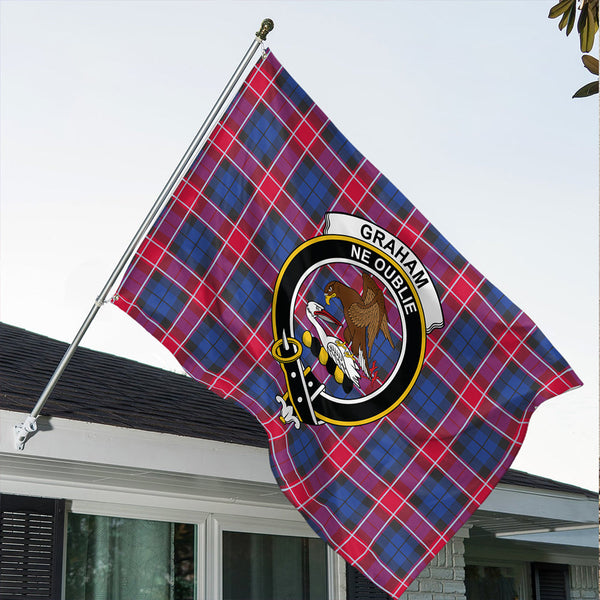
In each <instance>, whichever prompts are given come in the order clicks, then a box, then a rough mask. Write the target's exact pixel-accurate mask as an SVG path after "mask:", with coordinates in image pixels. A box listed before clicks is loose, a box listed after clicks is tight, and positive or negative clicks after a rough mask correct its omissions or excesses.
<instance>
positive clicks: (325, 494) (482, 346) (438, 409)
mask: <svg viewBox="0 0 600 600" xmlns="http://www.w3.org/2000/svg"><path fill="white" fill-rule="evenodd" d="M331 212H336V213H346V214H350V215H356V216H359V217H362V218H364V219H367V220H368V221H370V222H373V223H377V224H379V226H381V227H382V228H385V230H387V231H388V232H390V233H391V234H392V235H394V236H397V237H398V238H400V239H402V241H403V243H404V244H406V246H407V247H409V248H410V249H411V250H412V251H413V252H414V253H415V255H417V256H418V257H420V259H421V261H422V264H423V265H424V267H425V268H426V269H427V271H428V273H429V274H430V276H431V278H432V280H433V282H434V285H435V288H436V290H437V293H438V296H439V299H440V301H441V306H442V309H443V316H444V322H445V324H444V327H443V328H441V329H435V330H434V331H432V332H431V333H430V334H429V335H428V336H427V341H426V349H425V354H424V362H423V366H422V370H421V372H420V375H419V376H418V378H417V380H416V383H415V384H414V386H413V387H412V389H411V390H410V392H409V393H408V395H407V396H406V398H405V399H404V401H403V402H402V403H401V404H400V405H398V406H397V407H396V408H394V409H393V410H392V411H391V412H389V413H388V414H386V415H385V416H383V417H382V418H380V419H378V420H375V421H372V422H368V423H366V424H363V425H357V426H352V427H342V426H338V425H333V424H330V423H324V424H321V425H318V426H314V425H305V424H303V425H302V426H301V427H300V428H299V429H296V428H295V427H294V426H293V425H292V424H291V423H286V422H284V421H283V420H282V418H281V417H280V409H281V406H280V405H279V404H278V403H277V402H276V401H275V397H276V396H277V395H278V394H281V391H282V389H285V382H284V376H283V372H282V369H281V368H280V365H279V364H278V363H277V362H276V361H275V360H274V359H273V355H272V352H271V350H272V345H273V328H272V302H273V294H274V286H275V284H276V281H277V278H278V274H279V273H280V271H281V269H282V266H283V265H284V263H285V261H286V259H287V258H288V257H289V256H290V254H291V253H292V252H293V251H294V249H295V248H297V247H298V246H299V245H301V244H302V243H303V242H305V241H306V240H309V239H311V238H314V237H315V236H318V235H321V234H322V233H323V227H324V218H325V214H326V213H331ZM117 294H118V295H117V297H116V299H115V303H116V304H117V306H119V307H120V308H121V309H123V310H124V311H126V312H127V313H128V314H129V315H131V317H133V318H134V319H135V320H137V321H138V322H139V323H141V324H142V325H143V326H144V327H145V328H146V329H147V330H148V331H149V332H150V333H152V334H153V335H154V336H155V337H156V338H158V340H160V342H162V343H163V344H164V345H165V346H166V347H167V348H168V349H169V350H170V351H171V352H172V353H173V354H174V355H175V356H176V357H177V359H178V360H179V362H180V363H181V365H182V366H183V367H184V368H185V370H186V371H187V372H188V373H189V374H190V375H191V376H192V377H194V378H196V379H197V380H199V381H201V382H203V383H204V384H206V385H207V386H208V387H209V388H210V389H212V390H214V391H215V392H216V393H218V394H220V395H221V396H223V397H226V398H233V399H235V400H236V401H237V402H239V403H240V404H242V405H243V406H244V407H246V408H247V409H248V410H249V411H250V412H251V413H252V414H253V415H254V416H255V417H256V418H257V419H258V420H259V421H260V423H261V424H262V425H263V426H264V428H265V430H266V432H267V434H268V438H269V443H270V456H271V463H272V469H273V473H274V474H275V477H276V479H277V481H278V483H279V485H280V486H281V489H282V490H283V492H284V494H285V495H286V496H287V498H288V499H289V500H290V502H291V503H292V504H293V505H294V506H295V507H297V508H298V510H300V511H301V513H302V514H303V515H304V517H305V518H306V520H307V521H308V523H309V524H310V525H311V526H312V528H313V529H314V530H315V531H316V532H317V533H318V534H319V535H320V536H321V537H322V538H323V539H324V540H326V541H327V542H328V543H329V544H330V545H331V546H332V547H333V548H334V549H335V550H336V551H337V552H339V554H341V556H343V557H344V559H345V560H346V561H348V562H349V563H351V564H352V565H355V566H356V567H358V568H359V569H360V570H361V571H362V572H363V573H365V574H366V575H367V577H369V578H370V579H371V580H372V581H374V582H375V583H376V584H377V585H379V586H380V587H381V588H383V589H384V590H386V591H387V592H388V593H389V594H391V595H392V596H394V597H399V596H400V595H401V594H402V592H403V591H404V590H406V588H407V587H408V585H409V584H410V583H411V581H412V580H413V579H414V578H415V577H416V576H417V575H418V573H419V572H420V571H421V570H422V569H423V568H424V567H425V565H426V564H427V563H428V562H429V561H430V560H431V559H432V558H433V557H434V556H435V555H436V554H437V553H438V552H439V551H440V550H441V549H442V547H443V546H444V544H445V543H446V542H447V541H448V540H449V539H450V538H451V537H452V535H453V534H454V533H455V532H456V531H457V530H458V529H459V528H460V527H461V526H462V525H463V524H464V523H465V522H466V521H467V519H468V518H469V516H470V515H471V514H472V513H473V511H474V510H475V509H476V508H477V507H478V506H479V505H480V504H481V503H482V502H483V501H484V500H485V499H486V497H487V496H488V495H489V493H490V492H491V491H492V489H493V488H494V486H495V485H496V483H497V482H498V480H499V479H500V477H501V476H502V474H503V473H504V472H505V471H506V469H507V468H508V467H509V465H510V464H511V462H512V461H513V459H514V458H515V455H516V454H517V452H518V450H519V448H520V446H521V444H522V442H523V439H524V437H525V432H526V430H527V424H528V422H529V419H530V417H531V414H532V412H533V411H534V409H535V408H536V407H537V406H538V405H539V404H540V403H541V402H543V401H544V400H546V399H548V398H550V397H552V396H555V395H557V394H560V393H562V392H565V391H567V390H569V389H571V388H573V387H576V386H578V385H580V381H579V379H578V378H577V376H576V375H575V374H574V373H573V371H572V370H571V369H570V367H569V366H568V365H567V363H566V362H565V361H564V359H563V358H562V357H561V356H560V354H559V353H558V352H557V351H556V350H555V349H554V348H553V347H552V345H551V344H550V343H549V341H548V340H547V339H546V338H545V337H544V335H543V334H542V333H541V332H540V331H539V330H538V329H537V328H536V326H535V325H534V323H533V322H532V321H531V320H530V319H529V318H528V317H527V316H526V315H525V314H524V313H523V312H522V311H521V310H520V309H519V308H518V307H516V306H515V305H514V304H513V303H512V302H511V301H510V300H509V299H508V298H506V296H504V295H503V294H502V293H501V292H500V291H499V290H498V289H497V288H496V287H494V286H493V285H492V284H491V283H490V282H489V281H488V280H487V279H485V278H484V277H483V276H482V275H481V274H480V273H479V272H478V271H477V270H476V269H475V268H474V267H473V266H471V265H470V264H469V263H468V262H467V261H466V260H465V259H464V258H463V257H462V256H461V255H460V254H459V253H458V252H457V251H456V250H455V249H454V248H453V247H452V246H451V245H450V243H449V242H448V241H447V240H446V239H445V238H444V237H443V236H442V235H441V234H440V233H439V232H438V231H437V230H436V229H435V227H433V226H432V225H431V223H429V222H428V221H427V220H426V219H425V218H424V217H423V215H421V214H420V213H419V211H418V210H416V209H415V207H414V206H413V205H412V204H411V203H410V202H409V201H408V200H407V199H406V198H405V197H404V196H403V195H402V194H401V193H400V192H399V191H398V190H397V189H396V187H394V185H392V184H391V183H390V182H389V181H388V180H387V179H386V178H385V177H384V176H383V175H382V174H381V173H379V172H378V171H377V169H376V168H375V167H374V166H373V165H372V164H370V163H369V162H368V161H367V160H366V159H365V158H364V157H363V156H362V155H361V154H360V153H359V152H358V151H357V150H356V148H354V147H353V146H352V144H350V142H349V141H348V140H347V139H346V138H345V137H344V136H343V135H342V134H341V133H340V131H339V130H338V129H337V128H336V127H335V126H334V125H333V123H332V122H331V121H330V120H329V119H328V118H327V117H326V116H325V114H323V112H322V111H321V110H320V109H319V108H318V107H317V106H316V105H315V103H314V102H313V101H312V100H311V99H310V97H309V96H308V95H307V94H306V93H305V92H304V90H303V89H302V88H301V87H300V86H299V85H298V84H297V83H296V82H295V81H294V79H292V77H290V75H289V74H288V73H287V71H285V70H284V69H283V68H282V66H281V65H280V63H279V62H278V61H277V60H276V59H275V57H274V56H273V54H272V53H270V52H269V53H268V54H267V56H266V57H263V58H261V59H259V61H258V63H257V65H256V66H255V67H254V68H253V70H252V71H251V72H250V74H249V75H248V77H247V79H246V81H245V83H244V85H243V87H242V88H241V90H240V91H239V93H238V94H237V95H236V97H235V99H234V100H233V102H232V104H231V105H230V107H229V108H228V110H227V112H226V113H225V115H224V116H223V117H222V118H221V120H220V122H219V124H218V125H217V126H216V128H215V129H214V131H213V132H212V134H211V135H210V138H209V140H208V141H207V142H206V144H205V145H204V147H203V149H202V150H201V151H200V152H199V154H198V156H197V158H196V159H195V162H194V163H193V165H192V167H191V168H190V169H189V171H188V173H187V174H186V175H185V177H184V179H183V180H182V181H181V183H180V184H179V186H178V187H177V189H176V191H175V192H174V194H173V196H172V197H171V199H170V201H169V203H168V206H167V207H166V208H165V210H164V211H163V212H162V214H161V215H160V217H159V218H158V219H157V221H156V223H155V224H154V226H153V227H152V229H151V231H150V232H149V234H148V235H147V237H146V239H145V240H144V242H143V243H142V244H141V246H140V248H139V250H138V252H137V254H136V256H135V257H134V259H133V261H132V263H131V265H130V266H129V268H128V271H127V273H126V275H125V277H124V280H123V281H122V283H121V285H120V288H119V290H118V292H117ZM385 343H387V342H385V340H384V344H385Z"/></svg>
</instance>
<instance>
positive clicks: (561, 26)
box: [558, 4, 576, 35]
mask: <svg viewBox="0 0 600 600" xmlns="http://www.w3.org/2000/svg"><path fill="white" fill-rule="evenodd" d="M575 12H576V10H575V5H574V4H573V6H571V7H570V8H569V10H566V11H565V14H564V15H563V17H562V19H561V20H560V23H559V24H558V28H559V29H560V30H561V31H562V30H563V29H564V28H565V27H566V26H567V24H568V23H569V22H570V21H573V20H574V19H573V17H574V15H575ZM571 29H573V26H572V25H571ZM569 33H570V31H569V30H567V35H569Z"/></svg>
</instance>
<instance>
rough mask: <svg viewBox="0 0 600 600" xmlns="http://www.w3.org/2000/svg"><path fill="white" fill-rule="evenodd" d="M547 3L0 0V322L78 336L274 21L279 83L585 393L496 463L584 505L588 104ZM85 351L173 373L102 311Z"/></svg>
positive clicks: (590, 250)
mask: <svg viewBox="0 0 600 600" xmlns="http://www.w3.org/2000/svg"><path fill="white" fill-rule="evenodd" d="M554 3H555V2H554V0H550V1H546V0H528V1H527V2H519V1H511V0H498V1H493V0H469V1H459V0H397V1H395V2H393V1H377V0H375V1H373V0H371V1H368V2H366V1H364V2H361V1H348V2H342V1H341V0H338V1H336V0H330V1H327V2H323V1H310V0H304V1H302V2H300V1H296V2H286V1H271V2H243V1H239V2H233V1H227V0H221V1H218V2H211V1H193V0H187V1H183V2H179V1H176V0H172V1H168V2H164V1H160V0H155V1H152V2H147V1H145V0H135V1H126V0H122V1H106V0H103V1H93V0H87V1H85V2H83V1H64V2H55V1H52V0H46V1H42V2H38V1H20V0H0V23H1V25H0V27H1V31H0V33H1V39H0V78H1V79H0V119H1V121H0V127H1V128H0V133H1V135H0V159H1V162H0V320H1V321H3V322H5V323H8V324H12V325H16V326H19V327H23V328H25V329H27V330H30V331H34V332H37V333H40V334H43V335H46V336H50V337H53V338H56V339H59V340H63V341H66V342H70V341H71V340H72V339H73V338H74V336H75V334H76V333H77V331H78V329H79V327H80V325H81V324H82V322H83V321H84V319H85V317H86V315H87V314H88V312H89V310H90V309H91V308H92V305H93V302H94V300H95V298H96V297H97V296H98V294H99V293H100V291H101V290H102V288H103V287H104V284H105V282H106V281H107V279H108V277H109V276H110V274H111V273H112V271H113V269H114V267H115V266H116V264H117V262H118V261H119V259H120V257H121V255H122V254H123V252H124V250H125V248H126V247H127V246H128V244H129V242H130V240H131V239H132V237H133V235H134V233H135V232H136V230H137V229H138V227H139V225H140V224H141V222H142V221H143V219H144V217H145V215H146V213H147V212H148V210H149V209H150V207H151V206H152V204H153V203H154V201H155V199H156V198H157V196H158V195H159V193H160V191H161V190H162V188H163V186H164V185H165V183H166V182H167V180H168V179H169V177H170V175H171V173H172V171H173V169H174V168H175V166H176V165H177V163H178V162H179V160H180V158H181V156H183V154H184V152H185V150H186V149H187V147H188V145H189V143H190V142H191V140H192V139H193V137H194V135H195V134H196V132H197V130H198V129H199V128H200V126H201V124H202V122H203V121H204V118H205V117H206V115H207V114H208V113H209V111H210V110H211V108H212V106H213V104H214V102H215V101H216V99H217V98H218V96H219V94H220V93H221V90H222V89H223V87H224V86H225V84H226V83H227V81H228V80H229V77H230V75H231V74H232V73H233V71H234V69H235V68H236V66H237V65H238V62H239V61H240V59H241V57H242V56H243V54H244V53H245V51H246V49H247V48H248V47H249V45H250V44H251V43H252V41H253V39H254V33H255V32H256V31H257V30H258V28H259V25H260V23H261V21H262V20H263V18H266V17H270V18H272V19H273V20H274V22H275V29H274V30H273V31H272V32H271V34H269V37H268V40H267V45H268V46H269V47H270V48H271V49H272V51H273V52H274V53H275V55H276V56H277V58H278V59H279V60H280V61H281V62H282V63H283V65H284V66H285V67H286V69H287V70H288V71H289V72H290V73H291V75H292V76H293V77H294V78H295V79H296V80H297V81H298V82H299V83H300V85H301V86H302V87H303V88H304V89H305V90H306V92H307V93H308V94H309V95H310V96H311V97H312V98H313V99H314V100H315V101H316V103H317V104H318V105H319V106H320V107H321V108H322V109H323V110H324V112H325V113H326V114H327V115H328V116H329V117H330V118H331V119H332V121H333V122H334V123H335V124H336V125H337V127H338V128H339V129H340V130H341V131H342V132H343V133H344V135H345V136H346V137H347V138H348V139H349V140H350V141H351V142H352V143H353V144H354V145H355V146H356V147H357V148H358V149H359V150H360V152H361V153H362V154H364V155H365V156H366V157H367V158H368V159H369V160H370V161H371V162H372V163H373V164H374V165H375V166H376V167H377V168H378V169H379V170H380V171H382V172H383V173H384V174H385V175H386V176H387V177H388V179H390V180H391V181H392V182H393V183H394V184H395V185H396V186H397V187H398V188H400V190H401V191H402V192H403V193H404V194H405V195H406V196H407V197H408V198H409V199H410V200H411V202H413V204H415V205H416V206H417V207H418V208H419V210H420V211H421V212H422V213H423V214H424V215H425V216H426V217H427V218H428V219H429V220H430V221H431V222H432V223H433V224H434V225H435V226H436V227H437V228H438V229H439V230H441V232H442V233H443V234H444V235H445V236H446V237H447V238H448V239H449V240H450V241H451V242H452V243H453V245H454V246H455V247H456V248H457V249H458V250H459V251H460V252H461V253H462V254H463V255H464V256H465V257H466V258H467V259H468V260H469V261H470V262H471V263H472V264H473V265H474V266H475V267H477V268H478V269H479V270H480V271H482V272H483V273H484V274H485V275H486V276H487V277H488V278H489V279H490V280H491V281H492V282H493V283H494V284H495V285H497V286H498V287H499V288H500V289H501V290H502V291H503V292H504V293H505V294H506V295H507V296H508V297H509V298H511V299H512V300H513V301H514V302H515V303H516V304H517V305H519V306H520V307H521V308H522V309H523V310H525V312H526V313H527V314H528V315H529V316H530V317H531V318H532V319H533V320H534V321H535V322H536V323H537V324H538V326H539V327H540V329H541V330H542V331H543V332H544V333H545V334H546V335H547V336H548V337H549V339H550V340H551V341H552V343H553V344H554V345H555V346H556V347H557V349H558V350H559V351H560V352H561V353H562V354H563V355H564V356H565V358H566V359H567V360H568V361H569V363H570V364H571V366H572V367H573V368H574V369H575V371H576V372H577V374H578V375H579V376H580V377H581V378H582V379H583V381H584V386H583V387H582V388H580V389H578V390H574V391H571V392H569V393H567V394H565V395H563V396H559V397H558V398H554V399H552V400H549V401H547V402H545V403H544V404H543V405H542V406H541V407H540V408H539V409H538V410H537V411H536V412H535V414H534V416H533V419H532V421H531V425H530V428H529V432H528V434H527V438H526V440H525V443H524V446H523V448H522V449H521V452H520V453H519V455H518V456H517V459H516V460H515V462H514V463H513V468H516V469H521V470H524V471H527V472H530V473H533V474H537V475H541V476H545V477H550V478H552V479H557V480H560V481H563V482H566V483H571V484H574V485H579V486H582V487H586V488H589V489H596V488H597V485H598V354H599V352H598V103H597V96H596V97H593V98H588V99H581V100H574V99H572V98H571V96H572V94H573V93H574V92H575V90H577V89H578V88H579V87H581V86H582V85H584V84H585V83H587V82H588V81H591V79H592V76H591V74H590V73H589V72H588V71H586V70H585V68H584V67H583V65H582V63H581V58H580V51H579V45H578V40H577V38H576V37H575V34H574V33H573V34H571V36H569V37H566V36H565V35H564V33H562V32H559V30H558V27H557V22H556V21H552V20H549V19H548V18H547V14H548V11H549V9H550V7H551V6H552V5H553V4H554ZM597 49H598V48H597V45H596V47H595V48H594V52H596V53H597ZM82 345H83V346H85V347H89V348H93V349H97V350H101V351H104V352H109V353H111V354H116V355H120V356H125V357H127V358H131V359H134V360H137V361H140V362H146V363H148V364H152V365H155V366H160V367H162V368H165V369H168V370H173V371H179V372H180V371H181V369H180V367H179V365H178V364H177V362H176V361H175V359H174V358H173V357H172V356H171V355H170V354H169V353H168V351H167V350H165V349H164V348H163V347H162V346H161V345H160V344H159V343H158V342H157V341H156V340H155V339H154V338H153V337H152V336H150V334H148V333H147V332H146V331H145V330H143V329H142V328H141V327H140V326H139V325H138V324H137V323H135V322H134V321H133V320H131V319H130V318H129V317H127V316H126V315H125V314H124V313H121V311H120V310H119V309H117V308H116V307H114V306H112V305H107V306H105V307H103V308H102V309H101V310H100V311H99V313H98V315H97V317H96V318H95V320H94V322H93V323H92V325H91V327H90V329H89V331H88V332H87V334H86V335H85V337H84V339H83V341H82ZM0 386H1V382H0ZM32 408H33V406H32Z"/></svg>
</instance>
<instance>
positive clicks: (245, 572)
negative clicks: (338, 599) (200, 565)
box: [223, 531, 327, 600]
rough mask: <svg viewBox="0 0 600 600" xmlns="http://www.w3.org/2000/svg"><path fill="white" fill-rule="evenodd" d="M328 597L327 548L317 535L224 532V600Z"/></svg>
mask: <svg viewBox="0 0 600 600" xmlns="http://www.w3.org/2000/svg"><path fill="white" fill-rule="evenodd" d="M274 598H276V599H277V600H327V548H326V546H325V544H324V543H323V542H322V541H321V540H319V539H315V538H306V537H292V536H284V535H267V534H261V533H241V532H237V531H224V532H223V600H270V599H274Z"/></svg>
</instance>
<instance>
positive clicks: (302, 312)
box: [271, 213, 444, 428]
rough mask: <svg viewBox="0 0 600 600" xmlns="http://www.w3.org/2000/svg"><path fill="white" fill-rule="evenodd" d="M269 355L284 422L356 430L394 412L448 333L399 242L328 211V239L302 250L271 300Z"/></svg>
mask: <svg viewBox="0 0 600 600" xmlns="http://www.w3.org/2000/svg"><path fill="white" fill-rule="evenodd" d="M272 325H273V339H274V342H273V346H272V348H271V353H272V355H273V357H274V359H275V360H276V361H277V362H278V363H279V364H280V366H281V368H282V369H283V372H284V375H285V381H286V386H287V391H285V392H284V393H283V395H282V396H277V398H276V399H277V402H279V403H280V404H281V419H282V420H284V421H285V422H291V423H294V425H295V426H296V427H297V428H299V427H300V423H301V422H302V423H305V424H309V425H320V424H322V423H332V424H334V425H342V426H354V425H362V424H365V423H370V422H372V421H375V420H377V419H380V418H381V417H383V416H384V415H386V414H388V413H389V412H391V411H392V410H394V408H396V407H397V406H398V405H399V404H400V403H401V402H402V401H403V400H404V398H405V397H406V396H407V394H408V393H409V391H410V389H411V388H412V387H413V385H414V384H415V382H416V380H417V377H418V376H419V373H420V371H421V368H422V366H423V360H424V357H425V346H426V337H427V334H429V333H431V331H433V330H434V329H436V328H441V327H443V325H444V320H443V314H442V307H441V304H440V300H439V297H438V295H437V292H436V290H435V286H434V284H433V282H432V280H431V277H430V276H429V274H428V273H427V271H426V269H425V267H424V266H423V264H422V263H421V261H420V260H419V258H418V257H417V256H416V255H415V254H414V253H413V252H412V250H411V249H410V248H408V247H407V246H406V245H405V244H403V243H402V242H401V241H400V240H399V239H398V238H397V237H395V236H393V235H391V234H390V233H389V232H387V231H386V230H385V229H383V228H381V227H379V226H378V225H375V224H374V223H371V222H369V221H367V220H365V219H362V218H360V217H357V216H354V215H348V214H342V213H328V214H327V215H326V224H325V232H324V235H321V236H318V237H315V238H312V239H310V240H307V241H306V242H304V243H303V244H301V245H300V246H298V247H297V248H296V249H295V250H294V252H293V253H292V254H291V255H290V256H289V257H288V259H287V260H286V262H285V264H284V265H283V267H282V269H281V271H280V273H279V277H278V278H277V282H276V285H275V291H274V295H273V309H272Z"/></svg>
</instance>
